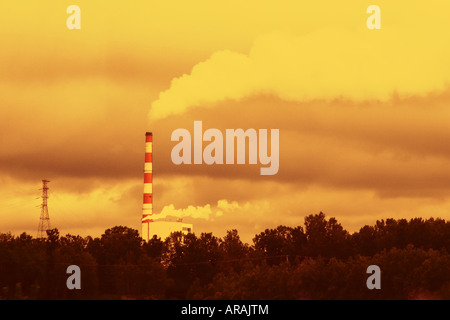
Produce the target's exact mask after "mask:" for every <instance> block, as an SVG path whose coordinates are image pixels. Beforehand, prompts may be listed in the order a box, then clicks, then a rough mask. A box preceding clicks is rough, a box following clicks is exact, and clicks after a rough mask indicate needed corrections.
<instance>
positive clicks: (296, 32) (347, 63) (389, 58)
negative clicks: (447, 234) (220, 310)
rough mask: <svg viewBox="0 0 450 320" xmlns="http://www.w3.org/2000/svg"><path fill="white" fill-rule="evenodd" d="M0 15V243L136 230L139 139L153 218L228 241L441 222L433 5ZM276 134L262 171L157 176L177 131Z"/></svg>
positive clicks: (94, 7) (3, 10)
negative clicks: (69, 23)
mask: <svg viewBox="0 0 450 320" xmlns="http://www.w3.org/2000/svg"><path fill="white" fill-rule="evenodd" d="M70 4H74V3H71V2H64V1H56V0H53V1H51V0H48V1H39V2H35V1H28V2H27V4H22V2H21V4H18V3H16V2H9V3H1V4H0V37H1V39H2V47H1V50H0V124H1V125H0V141H1V148H0V207H1V209H0V232H8V231H11V232H12V233H14V234H18V233H20V232H22V231H26V232H29V233H31V234H32V235H35V234H36V231H37V226H38V222H39V221H38V219H39V215H40V209H39V204H40V199H39V196H40V191H39V190H38V189H39V188H40V187H41V180H42V179H49V180H51V183H50V184H49V187H50V199H49V213H50V218H51V223H52V226H54V227H57V228H58V229H60V231H61V233H62V234H66V233H72V234H81V235H88V234H90V235H93V236H99V235H100V234H101V233H102V232H103V231H104V230H105V229H106V228H109V227H112V226H115V225H126V226H129V227H133V228H136V229H138V230H140V219H141V206H142V204H141V202H142V191H143V161H144V155H143V152H144V141H145V137H144V134H145V132H146V131H152V132H153V135H154V146H153V152H154V166H153V171H154V188H153V190H154V208H155V212H160V211H161V210H163V208H164V207H165V206H167V207H166V209H165V210H166V211H167V210H169V211H172V212H175V211H176V210H182V209H184V211H183V212H184V214H192V217H187V218H185V221H186V222H190V223H193V224H194V230H195V231H196V232H202V231H213V232H214V233H215V234H216V235H217V236H223V235H224V234H225V231H226V230H227V229H232V228H236V229H238V230H239V231H240V233H241V235H242V237H243V239H244V240H246V241H251V238H252V237H253V235H254V234H255V233H258V232H260V231H263V230H264V229H265V228H268V227H276V226H277V225H280V224H284V225H289V226H296V225H301V224H303V221H304V217H305V215H307V214H311V213H318V212H319V211H323V212H324V213H325V214H326V215H327V216H335V217H336V218H337V219H338V220H339V221H340V222H341V223H342V224H343V226H344V227H345V228H346V229H348V230H350V231H357V230H359V228H360V227H362V226H363V225H365V224H374V223H375V221H376V220H377V219H381V218H388V217H395V218H413V217H417V216H420V217H424V218H429V217H442V218H445V219H450V197H449V195H450V192H449V191H450V165H449V158H450V148H449V147H448V141H449V138H450V131H449V129H448V127H449V126H448V121H450V109H449V102H450V87H449V83H450V82H449V78H450V43H449V42H448V41H446V39H448V34H447V33H448V31H449V30H450V20H448V18H447V15H448V12H450V3H449V2H448V1H444V0H443V1H432V2H428V3H427V2H421V3H416V2H414V3H411V2H410V1H404V0H402V1H395V3H393V1H377V2H376V3H375V4H377V5H379V6H380V8H381V19H382V20H381V21H382V29H381V30H368V29H367V28H366V19H367V17H368V15H367V14H366V8H367V6H368V5H370V4H373V3H364V2H361V1H359V0H351V1H346V2H345V5H344V4H342V3H337V1H331V0H328V1H325V0H322V1H315V2H314V3H310V2H308V3H300V2H299V1H283V3H280V2H279V1H265V0H264V1H237V0H235V1H221V2H219V1H206V0H205V1H198V0H194V1H189V2H186V1H133V2H132V3H125V2H120V3H119V2H117V3H111V2H107V1H104V2H102V1H86V0H85V1H77V3H76V4H78V5H79V6H80V8H81V21H82V28H81V30H68V29H67V27H66V19H67V17H68V15H67V14H66V8H67V6H69V5H70ZM194 120H202V121H203V127H204V129H206V128H218V129H221V130H225V129H227V128H232V129H235V128H243V129H247V128H255V129H264V128H267V129H271V128H277V129H280V169H279V172H278V174H277V175H275V176H261V175H259V168H260V166H259V165H257V166H238V165H235V166H231V165H223V166H206V165H203V166H194V165H191V166H175V165H173V164H172V162H171V159H170V151H171V149H172V147H173V146H174V145H175V143H174V142H171V141H170V135H171V133H172V131H173V130H175V129H177V128H187V129H189V130H190V131H191V132H192V131H193V121H194Z"/></svg>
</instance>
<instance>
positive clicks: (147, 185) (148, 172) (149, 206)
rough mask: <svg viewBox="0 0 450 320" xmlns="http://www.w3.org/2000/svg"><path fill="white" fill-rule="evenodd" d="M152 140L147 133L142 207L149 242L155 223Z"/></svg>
mask: <svg viewBox="0 0 450 320" xmlns="http://www.w3.org/2000/svg"><path fill="white" fill-rule="evenodd" d="M152 140H153V136H152V133H151V132H147V133H145V166H144V203H143V207H142V238H143V239H146V240H147V241H148V240H149V237H150V223H151V222H152V221H153V220H152V219H151V218H152V215H153V190H152V179H153V177H152Z"/></svg>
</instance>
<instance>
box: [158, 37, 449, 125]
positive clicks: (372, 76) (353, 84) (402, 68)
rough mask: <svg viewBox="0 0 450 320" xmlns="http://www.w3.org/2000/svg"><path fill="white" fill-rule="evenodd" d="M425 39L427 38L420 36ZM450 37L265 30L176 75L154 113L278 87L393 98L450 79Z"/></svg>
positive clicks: (320, 94)
mask: <svg viewBox="0 0 450 320" xmlns="http://www.w3.org/2000/svg"><path fill="white" fill-rule="evenodd" d="M419 39H420V40H419ZM449 76H450V45H449V44H448V43H446V42H445V41H435V39H434V40H433V41H431V40H428V39H427V38H426V37H424V36H423V35H420V34H416V35H413V34H412V33H408V34H405V33H404V32H403V33H401V32H399V31H398V30H395V29H391V30H389V32H383V31H380V32H379V33H376V32H372V33H371V32H368V31H366V32H356V31H355V32H349V31H343V30H341V31H339V30H330V29H327V30H320V31H316V32H313V33H309V34H307V35H302V36H295V35H292V34H286V33H270V34H267V35H264V36H260V37H259V38H258V39H257V40H256V41H255V42H254V44H253V46H252V48H251V49H250V51H249V53H248V54H242V53H238V52H234V51H229V50H222V51H217V52H215V53H213V54H212V55H211V57H210V58H209V59H207V60H206V61H203V62H200V63H198V64H197V65H195V66H194V67H193V68H192V71H191V73H190V74H184V75H182V76H181V77H178V78H174V79H173V80H172V82H171V85H170V88H169V89H168V90H166V91H163V92H161V93H160V95H159V98H158V99H157V100H156V101H154V102H153V103H152V105H151V110H150V114H149V116H150V119H152V120H155V119H161V118H165V117H167V116H169V115H174V114H180V113H184V112H186V110H188V109H189V108H192V107H194V106H204V105H206V106H208V105H209V106H211V105H212V104H213V103H215V102H219V101H224V100H227V99H228V100H240V99H243V98H245V97H248V96H252V95H258V94H272V95H275V96H278V97H280V98H282V99H285V100H292V101H309V100H316V99H322V100H332V99H336V98H347V99H350V100H353V101H364V100H381V101H387V100H389V99H390V98H391V97H392V95H393V94H394V93H395V94H397V95H400V96H408V95H423V94H427V93H429V92H431V91H439V90H443V89H445V88H446V86H447V85H448V84H449V82H448V81H449Z"/></svg>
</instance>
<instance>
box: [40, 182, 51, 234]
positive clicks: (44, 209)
mask: <svg viewBox="0 0 450 320" xmlns="http://www.w3.org/2000/svg"><path fill="white" fill-rule="evenodd" d="M49 182H50V181H48V180H42V205H41V217H40V219H39V228H38V233H37V238H38V239H39V238H47V230H50V216H49V215H48V206H47V199H48V194H47V191H48V187H47V183H49Z"/></svg>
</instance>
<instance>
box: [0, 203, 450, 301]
mask: <svg viewBox="0 0 450 320" xmlns="http://www.w3.org/2000/svg"><path fill="white" fill-rule="evenodd" d="M449 251H450V222H446V221H445V220H443V219H433V218H431V219H428V220H424V219H422V218H415V219H411V220H409V221H407V220H405V219H399V220H395V219H387V220H381V221H377V222H376V224H375V225H374V226H367V225H366V226H364V227H363V228H361V229H360V230H359V231H358V232H355V233H353V234H350V233H349V232H347V231H346V230H345V229H344V228H343V227H342V225H341V224H340V223H338V221H337V220H336V219H335V218H329V219H327V218H326V216H325V215H324V214H323V213H322V212H321V213H319V214H315V215H309V216H307V217H305V223H304V226H297V227H287V226H278V227H277V228H275V229H266V230H264V231H263V232H261V233H259V234H257V235H255V237H254V238H253V243H252V244H251V245H250V244H247V243H244V242H242V241H241V239H240V236H239V234H238V231H237V230H230V231H228V232H227V233H226V235H225V236H224V237H223V238H219V237H216V236H214V235H213V234H212V233H202V234H200V235H196V234H193V233H191V234H187V235H183V234H182V233H177V232H176V233H172V234H171V235H170V236H169V237H168V238H167V239H160V238H157V237H156V236H155V237H153V238H152V239H150V241H148V242H145V241H143V240H142V239H141V238H140V236H139V232H138V231H137V230H135V229H132V228H128V227H125V226H115V227H113V228H110V229H107V230H105V232H104V233H103V234H102V235H101V237H98V238H92V237H90V236H88V237H84V238H83V237H80V236H76V235H70V234H68V235H66V236H60V234H59V231H58V230H57V229H53V230H50V231H48V232H47V238H46V239H34V238H33V237H32V236H30V235H28V234H26V233H22V234H21V235H19V236H13V235H11V234H10V233H1V234H0V298H1V299H125V298H126V299H421V298H424V299H450V255H449V254H448V252H449ZM73 264H75V265H78V266H79V267H80V268H81V279H82V281H81V283H82V285H81V290H68V289H67V287H66V279H67V277H68V276H69V275H68V274H67V273H66V269H67V267H68V266H69V265H73ZM373 264H375V265H378V266H379V267H380V268H381V283H382V284H381V290H369V289H367V287H366V279H367V277H368V276H369V275H368V274H367V273H366V269H367V267H368V266H369V265H373Z"/></svg>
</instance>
